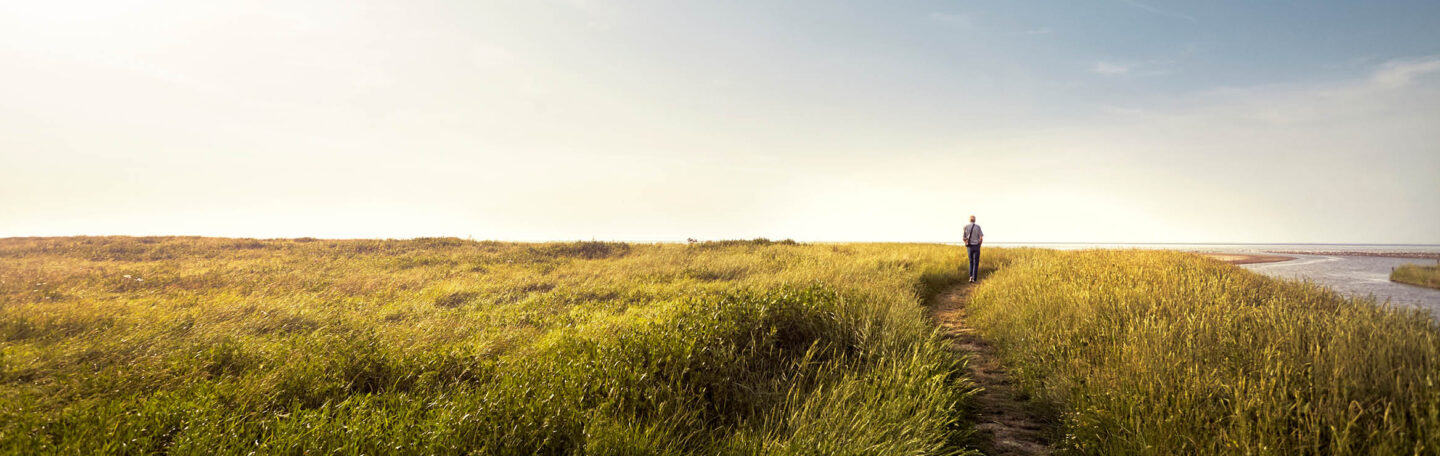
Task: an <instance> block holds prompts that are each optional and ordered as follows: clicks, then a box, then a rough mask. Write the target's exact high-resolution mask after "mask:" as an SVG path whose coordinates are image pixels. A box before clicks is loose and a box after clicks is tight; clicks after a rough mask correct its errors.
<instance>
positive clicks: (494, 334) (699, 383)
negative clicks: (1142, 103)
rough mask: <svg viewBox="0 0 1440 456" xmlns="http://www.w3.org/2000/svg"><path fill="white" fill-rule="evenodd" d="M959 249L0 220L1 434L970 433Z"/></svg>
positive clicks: (615, 445) (256, 444) (218, 444)
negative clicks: (953, 350) (926, 304)
mask: <svg viewBox="0 0 1440 456" xmlns="http://www.w3.org/2000/svg"><path fill="white" fill-rule="evenodd" d="M963 256H964V254H963V252H962V251H960V250H958V249H955V248H952V247H944V246H924V245H797V244H795V243H793V242H779V243H772V242H764V241H745V242H728V243H712V244H696V245H689V246H687V245H630V244H620V243H595V242H581V243H551V244H514V243H496V242H470V241H462V240H457V239H419V240H410V241H370V240H356V241H324V240H314V239H296V240H245V239H208V238H31V239H3V240H0V452H3V453H6V454H154V453H202V452H203V453H217V454H246V453H250V452H252V451H253V452H257V453H262V454H263V453H285V454H302V453H346V454H377V453H379V454H385V453H410V454H461V453H464V454H477V453H478V454H534V453H541V454H677V453H699V454H943V453H948V452H959V451H961V449H960V448H958V447H957V446H955V444H954V442H956V441H958V440H959V439H961V438H963V437H964V434H965V432H966V426H964V425H962V424H961V423H959V422H958V419H959V416H960V414H959V412H957V411H958V410H959V405H960V403H961V402H962V401H963V400H964V399H965V397H966V396H967V394H969V392H970V390H971V386H970V384H969V383H968V381H967V380H966V379H965V378H963V377H962V376H961V375H959V372H960V368H961V366H962V365H961V364H960V363H961V362H962V361H960V360H957V359H955V357H954V356H952V355H951V354H950V353H948V352H947V351H946V350H945V348H944V346H943V343H942V342H941V341H940V340H939V339H938V338H937V336H936V334H935V331H934V328H933V327H932V325H931V324H930V322H929V321H928V319H927V318H926V317H925V315H924V310H923V308H922V307H921V306H920V305H919V304H920V303H921V302H922V300H923V299H926V298H928V297H929V296H931V295H933V294H934V293H937V292H938V291H939V290H941V289H943V288H944V287H946V286H948V285H949V284H952V283H956V282H958V281H959V280H960V278H961V271H963V270H964V260H963Z"/></svg>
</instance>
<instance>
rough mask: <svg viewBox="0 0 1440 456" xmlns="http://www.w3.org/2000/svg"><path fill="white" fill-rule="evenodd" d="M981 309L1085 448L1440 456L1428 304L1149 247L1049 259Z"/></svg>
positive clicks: (1439, 370)
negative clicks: (1363, 295)
mask: <svg viewBox="0 0 1440 456" xmlns="http://www.w3.org/2000/svg"><path fill="white" fill-rule="evenodd" d="M970 303H971V306H972V308H971V315H972V318H973V319H974V321H973V322H972V323H974V324H976V325H977V326H978V327H979V328H980V329H981V330H982V332H983V334H984V335H985V336H987V337H989V338H990V339H991V340H992V341H994V342H995V343H997V344H998V346H999V348H1000V350H1001V352H1002V353H1004V355H1005V356H1006V357H1007V359H1008V361H1009V362H1010V363H1011V364H1012V365H1013V366H1015V369H1014V371H1015V372H1017V373H1018V375H1019V377H1020V378H1021V380H1022V382H1023V384H1024V385H1025V386H1026V387H1027V389H1029V390H1030V391H1032V392H1033V393H1035V395H1036V396H1038V397H1040V398H1041V399H1042V400H1044V401H1047V402H1050V403H1052V404H1055V405H1058V406H1059V409H1060V410H1063V421H1064V427H1065V432H1066V436H1065V439H1064V441H1063V442H1062V446H1063V447H1064V448H1066V449H1068V450H1071V451H1074V452H1076V453H1081V454H1156V455H1163V454H1437V453H1440V328H1437V324H1436V321H1435V320H1434V319H1433V318H1432V317H1431V316H1430V315H1428V314H1426V313H1424V312H1423V311H1412V310H1401V309H1394V308H1386V307H1381V306H1377V305H1376V303H1375V302H1373V301H1371V300H1366V299H1348V298H1345V297H1342V296H1339V295H1336V294H1335V293H1333V292H1331V291H1329V290H1326V289H1323V288H1320V287H1318V286H1315V285H1311V284H1305V283H1293V282H1286V281H1281V280H1276V279H1271V278H1267V277H1263V276H1260V275H1258V274H1254V273H1251V272H1249V271H1245V270H1243V269H1240V268H1237V267H1234V266H1230V265H1226V264H1222V263H1219V262H1217V261H1214V260H1209V259H1205V258H1201V257H1198V256H1194V255H1190V254H1183V253H1175V252H1142V251H1082V252H1048V253H1041V254H1036V255H1034V256H1032V257H1031V258H1029V259H1026V260H1024V261H1018V262H1016V263H1015V264H1013V265H1011V266H1010V267H1008V268H1005V269H1002V270H1000V271H998V272H996V273H995V274H993V275H992V276H990V277H989V278H988V280H986V281H985V282H983V283H982V284H981V285H980V286H979V287H978V288H977V289H976V290H975V291H974V292H973V294H972V295H971V301H970Z"/></svg>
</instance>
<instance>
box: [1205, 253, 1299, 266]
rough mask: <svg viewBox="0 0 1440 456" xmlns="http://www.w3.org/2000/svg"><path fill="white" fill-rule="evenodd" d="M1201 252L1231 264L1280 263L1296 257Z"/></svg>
mask: <svg viewBox="0 0 1440 456" xmlns="http://www.w3.org/2000/svg"><path fill="white" fill-rule="evenodd" d="M1200 254H1201V255H1205V256H1207V257H1210V258H1214V259H1217V260H1220V261H1224V262H1226V263H1230V264H1259V263H1279V262H1281V261H1290V260H1293V259H1295V257H1290V256H1284V255H1260V254H1253V253H1207V252H1202V253H1200Z"/></svg>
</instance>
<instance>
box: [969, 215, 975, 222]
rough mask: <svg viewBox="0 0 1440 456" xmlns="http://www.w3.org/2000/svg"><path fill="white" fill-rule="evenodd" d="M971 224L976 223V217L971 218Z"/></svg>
mask: <svg viewBox="0 0 1440 456" xmlns="http://www.w3.org/2000/svg"><path fill="white" fill-rule="evenodd" d="M970 223H975V216H973V215H972V216H970Z"/></svg>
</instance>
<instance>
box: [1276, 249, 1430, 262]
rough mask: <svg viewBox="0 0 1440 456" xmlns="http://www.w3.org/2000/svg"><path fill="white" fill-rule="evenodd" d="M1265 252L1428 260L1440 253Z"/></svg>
mask: <svg viewBox="0 0 1440 456" xmlns="http://www.w3.org/2000/svg"><path fill="white" fill-rule="evenodd" d="M1265 253H1275V254H1282V255H1328V256H1367V257H1384V258H1419V259H1429V260H1440V253H1437V252H1365V251H1350V250H1331V251H1301V250H1266V251H1265Z"/></svg>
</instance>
